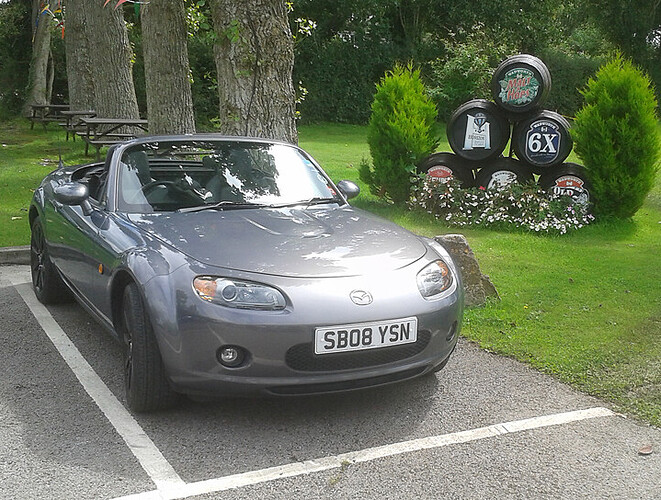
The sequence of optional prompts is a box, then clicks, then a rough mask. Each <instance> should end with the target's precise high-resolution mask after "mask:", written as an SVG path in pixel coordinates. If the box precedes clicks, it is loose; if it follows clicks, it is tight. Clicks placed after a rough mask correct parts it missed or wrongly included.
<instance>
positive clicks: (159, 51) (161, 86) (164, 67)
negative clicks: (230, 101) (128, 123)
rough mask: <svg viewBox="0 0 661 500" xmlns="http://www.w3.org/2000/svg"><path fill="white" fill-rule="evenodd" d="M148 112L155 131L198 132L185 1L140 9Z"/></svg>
mask: <svg viewBox="0 0 661 500" xmlns="http://www.w3.org/2000/svg"><path fill="white" fill-rule="evenodd" d="M140 19H141V21H142V38H143V53H144V58H145V87H146V91H147V115H148V116H149V132H150V133H152V134H168V133H169V134H185V133H193V132H195V115H194V114H193V97H192V93H191V85H190V66H189V64H188V47H187V43H186V38H187V36H188V33H187V29H186V7H185V6H184V0H158V1H152V3H151V4H148V5H143V6H142V8H141V17H140Z"/></svg>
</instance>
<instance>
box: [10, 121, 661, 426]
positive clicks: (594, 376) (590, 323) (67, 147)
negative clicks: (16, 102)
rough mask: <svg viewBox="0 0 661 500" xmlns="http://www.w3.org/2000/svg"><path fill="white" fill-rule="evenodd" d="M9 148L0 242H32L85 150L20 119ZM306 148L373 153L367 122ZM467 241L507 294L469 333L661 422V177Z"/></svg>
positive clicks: (388, 209) (371, 202)
mask: <svg viewBox="0 0 661 500" xmlns="http://www.w3.org/2000/svg"><path fill="white" fill-rule="evenodd" d="M0 143H2V146H0V246H9V245H20V244H27V243H28V240H29V231H28V227H27V212H26V211H25V209H27V207H28V204H29V200H30V196H31V190H33V189H34V188H35V187H36V186H37V185H38V183H39V180H40V179H41V178H42V177H43V176H44V175H45V174H46V173H48V172H49V171H50V170H52V169H53V168H55V166H56V163H57V156H58V152H59V151H61V152H62V155H63V157H64V160H65V163H67V164H74V163H80V162H81V161H84V156H83V154H82V152H83V144H82V143H81V142H76V143H75V144H73V143H71V141H69V142H65V141H64V132H62V131H61V130H59V129H58V127H56V126H55V125H50V126H49V129H48V131H47V132H44V130H43V128H38V129H37V128H35V130H33V131H30V130H29V127H28V126H27V125H26V124H25V123H24V122H23V121H20V122H14V123H9V124H0ZM300 144H301V146H302V147H303V148H305V149H306V150H307V151H309V152H310V153H311V154H312V155H313V156H314V157H315V158H317V160H319V162H320V163H321V164H322V165H323V166H324V168H325V169H326V170H327V171H328V173H329V174H330V175H331V177H332V178H333V179H334V180H336V181H338V180H341V179H351V180H354V181H359V179H358V166H359V165H360V162H361V159H362V158H368V157H369V149H368V147H367V143H366V128H365V127H360V126H352V125H339V124H327V125H316V126H304V127H301V129H300ZM439 150H444V151H449V147H448V146H447V143H445V144H441V146H440V147H439ZM575 160H576V159H575V158H574V159H573V160H572V161H575ZM359 184H360V182H359ZM361 187H362V188H363V193H362V194H361V195H360V196H359V197H358V198H357V199H356V200H355V202H354V205H356V206H359V207H361V208H365V209H367V210H370V211H372V212H375V213H377V214H379V215H381V216H383V217H386V218H389V219H391V220H394V221H395V222H397V223H399V224H401V225H403V226H405V227H407V228H409V229H410V230H412V231H414V232H416V233H418V234H424V235H428V236H434V235H438V234H444V233H448V232H456V230H455V229H452V228H448V227H446V226H444V225H443V223H441V222H439V221H435V220H434V219H433V218H431V217H430V216H428V215H427V214H424V213H419V212H409V211H408V210H406V209H404V208H400V207H394V206H392V205H389V204H387V203H383V202H381V201H380V200H378V199H376V198H375V197H373V196H372V195H370V194H369V192H368V190H367V189H366V188H365V186H364V185H362V184H361ZM12 219H13V220H12ZM462 233H463V234H465V235H466V237H467V238H468V241H469V243H470V245H471V248H472V249H473V251H474V252H475V254H476V255H477V257H478V259H479V261H480V265H481V267H482V270H483V272H484V273H486V274H489V275H490V277H491V279H492V281H493V282H494V283H495V285H496V287H497V288H498V291H499V293H500V295H501V298H502V300H501V301H500V302H494V303H491V304H489V305H487V306H486V307H484V308H479V309H471V310H468V311H467V312H466V315H465V321H464V327H463V335H464V336H465V337H467V338H468V339H470V340H472V341H474V342H476V343H478V344H479V345H480V346H481V347H483V348H485V349H487V350H489V351H493V352H497V353H499V354H503V355H506V356H511V357H513V358H516V359H519V360H522V361H525V362H527V363H530V364H531V365H533V366H534V367H536V368H538V369H540V370H542V371H544V372H546V373H550V374H553V375H554V376H556V377H558V378H559V379H560V380H563V381H565V382H568V383H570V384H572V385H574V386H575V387H577V388H578V389H581V390H583V391H585V392H588V393H590V394H594V395H597V396H600V397H603V398H604V399H607V400H609V401H612V402H613V403H615V404H616V406H617V407H618V408H619V409H620V410H622V411H627V412H629V413H631V414H633V415H636V416H638V417H640V418H642V419H644V420H646V421H648V422H650V423H652V424H654V425H657V426H661V238H660V236H661V179H660V180H659V182H657V185H656V186H655V189H654V191H653V192H652V193H651V194H650V196H649V197H648V199H647V201H646V203H645V205H644V207H643V208H642V210H640V211H639V212H638V214H637V215H636V216H635V217H634V218H633V219H632V220H628V221H621V222H614V223H608V224H598V225H593V226H589V227H586V228H584V229H581V230H579V231H577V232H574V233H572V234H569V235H564V236H556V237H549V236H539V235H533V234H527V233H521V232H516V233H507V232H502V231H493V230H486V229H485V230H463V231H462Z"/></svg>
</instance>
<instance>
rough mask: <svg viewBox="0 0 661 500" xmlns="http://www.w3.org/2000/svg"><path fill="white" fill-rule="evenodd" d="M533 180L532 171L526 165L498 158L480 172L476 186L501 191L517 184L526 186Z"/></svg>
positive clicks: (512, 159)
mask: <svg viewBox="0 0 661 500" xmlns="http://www.w3.org/2000/svg"><path fill="white" fill-rule="evenodd" d="M533 180H534V177H533V174H532V170H530V167H528V165H526V164H525V163H522V162H520V161H518V160H516V159H514V158H498V159H496V160H493V161H491V162H488V163H487V164H486V165H485V166H484V167H483V168H481V169H480V170H478V172H477V175H476V176H475V185H476V186H477V187H478V188H480V189H493V190H496V191H499V190H501V189H503V188H504V187H507V186H509V185H510V184H512V183H515V182H516V183H519V184H526V183H528V182H533Z"/></svg>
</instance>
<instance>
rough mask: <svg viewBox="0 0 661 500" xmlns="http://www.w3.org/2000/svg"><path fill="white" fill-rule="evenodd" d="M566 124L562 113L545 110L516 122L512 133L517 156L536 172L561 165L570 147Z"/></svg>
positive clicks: (540, 172) (569, 135) (571, 144)
mask: <svg viewBox="0 0 661 500" xmlns="http://www.w3.org/2000/svg"><path fill="white" fill-rule="evenodd" d="M569 127H570V125H569V122H568V121H567V120H566V119H565V118H564V117H563V116H562V115H559V114H558V113H555V112H553V111H546V110H544V111H540V112H539V113H537V114H535V115H534V116H531V117H529V118H526V119H525V120H522V121H520V122H518V123H517V124H516V125H515V126H514V131H513V132H512V147H513V148H514V152H515V153H516V156H517V158H518V159H519V160H521V161H524V162H526V163H528V164H529V165H530V166H531V167H532V169H533V171H535V172H536V173H538V174H542V173H544V172H545V171H546V170H548V169H549V168H550V167H554V166H556V165H560V164H561V163H562V162H563V161H565V160H566V159H567V157H568V156H569V153H571V150H572V146H573V142H572V138H571V134H570V133H569Z"/></svg>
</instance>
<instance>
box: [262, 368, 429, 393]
mask: <svg viewBox="0 0 661 500" xmlns="http://www.w3.org/2000/svg"><path fill="white" fill-rule="evenodd" d="M425 369H426V367H425V366H420V367H418V368H411V369H409V370H404V371H403V372H395V373H389V374H388V375H380V376H378V377H370V378H359V379H356V380H345V381H343V382H328V383H325V384H306V385H285V386H277V387H270V388H268V389H267V391H268V392H270V393H271V394H277V395H279V396H303V395H312V394H323V393H330V392H340V391H351V390H354V389H363V388H365V387H375V386H379V385H385V384H392V383H393V382H400V381H402V380H407V379H410V378H414V377H417V376H418V375H420V374H421V373H422V372H424V371H425Z"/></svg>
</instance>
